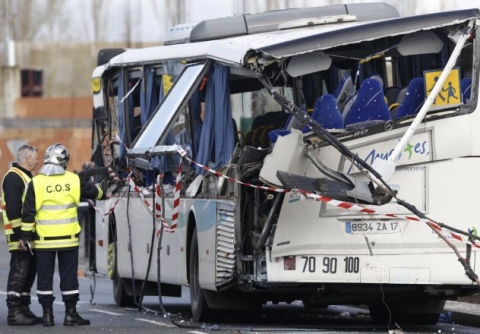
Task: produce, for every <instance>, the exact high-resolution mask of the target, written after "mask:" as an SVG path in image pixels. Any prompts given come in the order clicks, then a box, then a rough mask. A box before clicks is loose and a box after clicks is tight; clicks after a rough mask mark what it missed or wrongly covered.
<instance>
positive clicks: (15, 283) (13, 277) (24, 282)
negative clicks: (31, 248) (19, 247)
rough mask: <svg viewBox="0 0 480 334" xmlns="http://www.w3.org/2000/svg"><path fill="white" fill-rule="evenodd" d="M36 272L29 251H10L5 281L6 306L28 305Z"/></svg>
mask: <svg viewBox="0 0 480 334" xmlns="http://www.w3.org/2000/svg"><path fill="white" fill-rule="evenodd" d="M36 274H37V268H36V260H35V256H34V255H31V254H30V252H22V251H11V252H10V272H9V273H8V282H7V306H8V307H16V306H21V305H30V290H31V288H32V285H33V282H34V281H35V275H36Z"/></svg>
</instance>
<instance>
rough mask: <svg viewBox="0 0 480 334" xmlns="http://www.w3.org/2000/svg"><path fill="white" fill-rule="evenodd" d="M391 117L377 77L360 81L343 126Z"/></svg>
mask: <svg viewBox="0 0 480 334" xmlns="http://www.w3.org/2000/svg"><path fill="white" fill-rule="evenodd" d="M390 119H391V116H390V111H389V110H388V106H387V102H386V101H385V96H384V95H383V87H382V85H381V83H380V82H379V81H378V80H377V79H366V80H364V81H363V82H362V85H361V86H360V89H359V90H358V94H357V96H356V98H355V101H354V102H353V103H352V106H351V108H350V110H349V111H348V113H347V115H346V117H345V126H347V125H350V124H354V123H359V122H366V121H371V120H384V121H388V120H390Z"/></svg>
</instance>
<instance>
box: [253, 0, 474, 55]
mask: <svg viewBox="0 0 480 334" xmlns="http://www.w3.org/2000/svg"><path fill="white" fill-rule="evenodd" d="M473 18H477V19H478V18H480V11H479V10H478V9H466V10H459V11H453V12H443V13H435V14H427V15H418V16H411V17H403V18H396V19H390V20H382V21H378V22H374V23H360V24H358V23H357V24H345V25H343V24H342V25H335V26H331V28H336V29H331V30H329V31H318V33H315V34H311V35H309V36H304V37H299V38H296V39H291V40H289V41H286V42H280V43H275V44H270V45H265V46H263V47H259V48H257V49H256V51H257V52H261V53H263V54H265V55H268V56H270V57H274V58H277V59H280V58H284V57H289V56H292V55H296V54H302V53H306V52H312V51H316V50H325V49H329V48H333V47H337V46H342V45H347V44H351V43H358V42H362V41H369V40H375V39H379V38H383V37H389V36H399V35H403V34H408V33H412V32H414V31H418V30H431V29H435V28H440V27H445V26H450V25H458V24H461V23H463V22H466V21H468V20H471V19H473Z"/></svg>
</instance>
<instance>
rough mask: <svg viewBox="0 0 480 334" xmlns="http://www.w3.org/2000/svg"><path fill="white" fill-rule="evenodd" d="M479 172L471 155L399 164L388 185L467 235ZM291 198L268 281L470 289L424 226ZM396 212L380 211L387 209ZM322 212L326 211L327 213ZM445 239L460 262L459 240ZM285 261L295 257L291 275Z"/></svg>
mask: <svg viewBox="0 0 480 334" xmlns="http://www.w3.org/2000/svg"><path fill="white" fill-rule="evenodd" d="M479 171H480V158H477V157H467V158H456V159H449V160H443V161H437V162H432V163H426V164H418V165H412V166H405V165H404V166H401V167H399V168H398V169H397V172H396V174H395V177H394V178H393V179H392V180H391V183H392V184H395V185H396V187H397V189H398V190H399V198H402V199H403V198H405V199H406V200H407V201H409V202H411V203H412V204H413V205H415V206H417V208H418V209H420V210H421V211H424V212H427V215H428V217H429V218H431V219H433V220H435V221H439V222H442V223H444V224H447V225H449V226H452V227H455V228H457V229H459V230H464V231H468V230H469V229H470V230H471V229H473V228H475V229H478V228H479V226H480V225H479V223H478V221H479V219H478V218H479V214H478V211H477V210H475V208H476V207H478V203H480V193H479V192H478V191H476V189H478V188H479V187H480V175H479ZM419 194H424V195H423V196H422V195H421V196H419ZM292 199H295V198H293V197H292V195H290V196H287V197H286V199H285V203H284V208H283V209H282V213H281V215H280V217H279V221H278V225H277V230H276V234H275V240H274V243H273V248H272V257H273V258H272V262H271V263H270V265H271V270H272V272H269V280H272V281H277V280H279V281H290V279H291V280H294V281H316V280H320V281H322V282H339V281H340V282H370V281H372V280H373V281H381V282H384V283H392V284H400V283H409V284H417V283H418V282H422V283H425V284H429V283H430V284H462V285H463V284H469V283H470V281H469V280H468V279H467V278H466V276H465V273H464V270H463V267H462V266H461V265H460V264H459V263H458V260H457V257H456V255H455V253H454V252H453V250H452V249H451V248H450V247H449V246H448V245H447V244H446V243H445V242H444V241H443V240H442V239H441V238H440V237H439V236H438V235H437V234H436V233H435V232H434V231H433V230H432V229H431V228H430V227H429V226H428V225H427V224H425V223H423V222H419V221H410V220H406V219H400V218H398V217H395V218H393V217H392V218H389V217H383V218H381V219H380V218H379V219H374V217H373V216H370V215H358V214H356V213H355V212H349V211H347V210H343V212H344V213H343V214H342V209H340V208H338V207H335V206H331V205H329V204H321V203H319V202H316V201H314V200H309V199H303V200H298V199H295V200H292ZM412 200H413V201H412ZM395 206H397V205H396V204H388V205H385V207H386V208H391V209H393V208H395ZM322 207H324V208H325V209H322ZM328 207H332V208H333V209H331V211H330V212H329V211H328ZM371 208H373V209H374V210H377V209H379V207H374V206H372V207H371ZM382 208H383V207H382ZM427 208H428V209H427ZM383 210H386V209H383ZM379 211H380V210H379ZM382 212H383V213H388V212H387V211H382ZM393 213H394V214H397V213H396V212H393ZM410 216H413V214H410ZM298 217H301V219H298ZM445 237H446V238H447V239H449V240H450V241H451V242H452V243H453V244H454V245H455V246H456V247H457V248H458V250H459V252H460V253H461V255H462V256H463V257H465V256H466V249H467V244H466V243H465V242H464V241H457V240H454V239H453V238H452V236H451V234H449V233H448V232H447V233H445ZM478 251H479V249H478V248H476V247H473V248H472V252H473V254H472V268H474V269H475V268H478V267H479V265H480V264H479V263H478V260H479V257H478V256H476V255H477V253H478ZM284 256H296V259H297V261H296V267H295V268H294V269H292V271H290V270H288V268H287V269H285V268H284V266H283V257H284ZM287 267H288V266H287Z"/></svg>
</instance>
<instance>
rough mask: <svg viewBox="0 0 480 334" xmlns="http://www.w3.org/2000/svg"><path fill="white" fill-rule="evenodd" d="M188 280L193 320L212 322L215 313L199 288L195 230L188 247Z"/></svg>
mask: <svg viewBox="0 0 480 334" xmlns="http://www.w3.org/2000/svg"><path fill="white" fill-rule="evenodd" d="M189 280H190V304H191V308H192V314H193V320H194V321H197V322H200V321H209V320H212V319H213V318H214V315H215V312H214V311H213V310H212V309H211V308H210V307H209V306H208V304H207V301H206V299H205V292H204V291H203V290H202V289H201V288H200V280H199V265H198V237H197V230H196V229H195V230H194V231H193V237H192V244H191V247H190V263H189Z"/></svg>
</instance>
